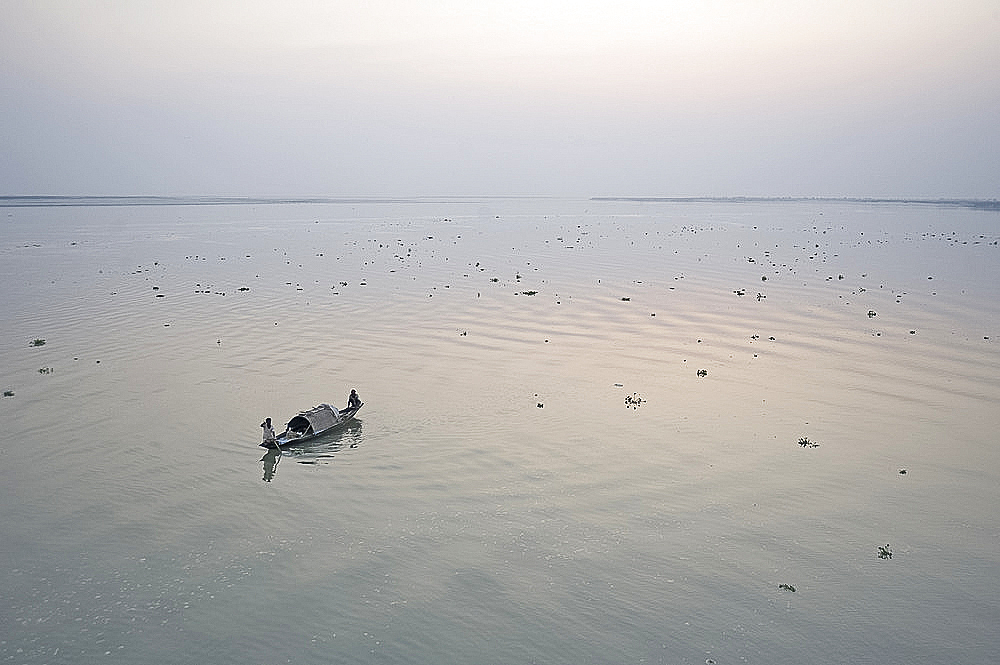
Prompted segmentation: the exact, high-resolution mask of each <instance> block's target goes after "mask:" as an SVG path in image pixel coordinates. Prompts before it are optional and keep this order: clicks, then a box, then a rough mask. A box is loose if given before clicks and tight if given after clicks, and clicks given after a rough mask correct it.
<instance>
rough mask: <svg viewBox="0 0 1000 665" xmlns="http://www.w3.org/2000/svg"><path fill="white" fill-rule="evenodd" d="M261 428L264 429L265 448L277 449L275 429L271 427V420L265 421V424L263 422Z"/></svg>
mask: <svg viewBox="0 0 1000 665" xmlns="http://www.w3.org/2000/svg"><path fill="white" fill-rule="evenodd" d="M260 426H261V427H262V428H263V429H264V441H263V444H264V446H266V447H267V448H271V447H277V446H276V445H275V439H274V428H273V427H271V419H270V418H266V419H264V422H262V423H261V424H260Z"/></svg>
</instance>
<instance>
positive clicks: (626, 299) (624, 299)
mask: <svg viewBox="0 0 1000 665" xmlns="http://www.w3.org/2000/svg"><path fill="white" fill-rule="evenodd" d="M630 300H632V299H631V298H622V302H628V301H630Z"/></svg>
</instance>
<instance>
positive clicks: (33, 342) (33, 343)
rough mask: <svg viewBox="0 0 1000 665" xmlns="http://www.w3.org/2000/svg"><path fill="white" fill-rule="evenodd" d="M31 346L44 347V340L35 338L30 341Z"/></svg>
mask: <svg viewBox="0 0 1000 665" xmlns="http://www.w3.org/2000/svg"><path fill="white" fill-rule="evenodd" d="M31 346H45V340H44V339H42V338H40V337H37V338H35V339H33V340H31Z"/></svg>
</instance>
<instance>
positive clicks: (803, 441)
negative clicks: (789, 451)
mask: <svg viewBox="0 0 1000 665" xmlns="http://www.w3.org/2000/svg"><path fill="white" fill-rule="evenodd" d="M799 445H800V446H802V447H803V448H819V444H818V443H816V442H815V441H810V440H809V439H808V438H807V437H802V438H801V439H799Z"/></svg>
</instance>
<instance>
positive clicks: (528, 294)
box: [521, 291, 538, 296]
mask: <svg viewBox="0 0 1000 665" xmlns="http://www.w3.org/2000/svg"><path fill="white" fill-rule="evenodd" d="M537 294H538V291H521V295H523V296H533V295H537Z"/></svg>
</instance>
